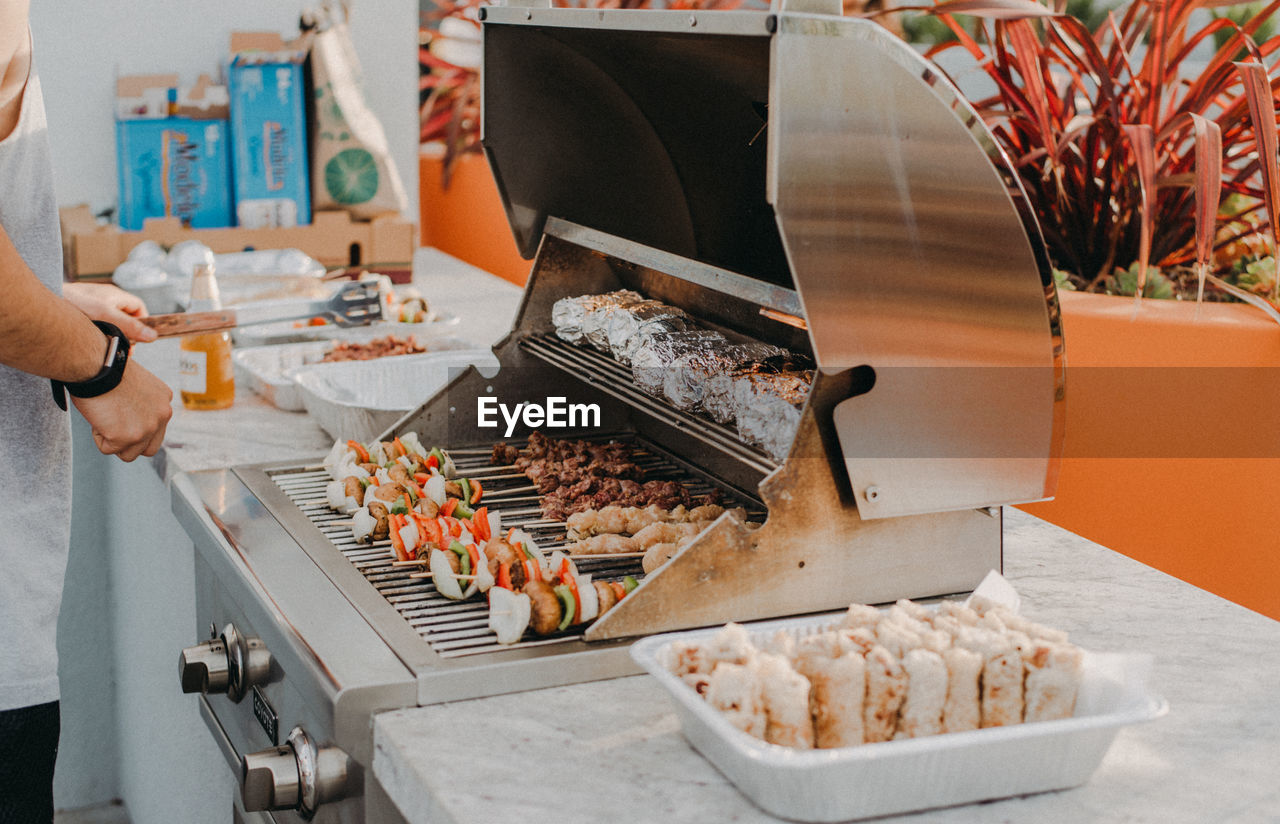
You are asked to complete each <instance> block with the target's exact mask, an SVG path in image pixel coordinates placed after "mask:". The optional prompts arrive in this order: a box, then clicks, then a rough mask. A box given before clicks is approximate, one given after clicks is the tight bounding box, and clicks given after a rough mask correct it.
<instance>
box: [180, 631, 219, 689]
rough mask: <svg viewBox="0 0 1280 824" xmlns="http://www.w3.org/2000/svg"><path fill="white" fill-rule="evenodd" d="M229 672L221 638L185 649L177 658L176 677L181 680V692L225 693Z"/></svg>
mask: <svg viewBox="0 0 1280 824" xmlns="http://www.w3.org/2000/svg"><path fill="white" fill-rule="evenodd" d="M230 671H231V665H230V664H229V663H228V661H227V646H226V644H224V643H222V639H221V638H215V639H213V640H212V641H205V642H204V643H203V644H196V645H195V646H194V647H187V648H186V649H184V650H183V651H182V654H181V655H180V656H178V677H179V678H180V679H181V680H182V691H183V692H203V693H218V692H226V691H227V685H228V683H229V682H230V676H231V672H230Z"/></svg>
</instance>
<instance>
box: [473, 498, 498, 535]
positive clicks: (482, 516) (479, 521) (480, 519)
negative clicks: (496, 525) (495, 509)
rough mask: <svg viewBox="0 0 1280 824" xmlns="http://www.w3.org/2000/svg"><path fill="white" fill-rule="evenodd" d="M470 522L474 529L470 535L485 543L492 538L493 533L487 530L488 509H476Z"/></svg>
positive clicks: (484, 507)
mask: <svg viewBox="0 0 1280 824" xmlns="http://www.w3.org/2000/svg"><path fill="white" fill-rule="evenodd" d="M471 521H472V523H474V524H475V529H473V530H472V531H471V534H472V535H475V536H476V537H477V538H479V539H480V540H482V541H487V540H489V539H490V538H492V537H493V532H492V531H491V530H490V529H489V507H487V506H482V507H480V508H479V509H477V510H476V514H475V516H474V517H472V519H471Z"/></svg>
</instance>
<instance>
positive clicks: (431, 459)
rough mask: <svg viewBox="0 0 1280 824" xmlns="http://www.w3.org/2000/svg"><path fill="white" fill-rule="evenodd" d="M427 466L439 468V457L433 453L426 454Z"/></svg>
mask: <svg viewBox="0 0 1280 824" xmlns="http://www.w3.org/2000/svg"><path fill="white" fill-rule="evenodd" d="M427 466H429V467H431V468H432V469H439V468H440V459H439V458H437V457H436V456H435V455H428V456H427Z"/></svg>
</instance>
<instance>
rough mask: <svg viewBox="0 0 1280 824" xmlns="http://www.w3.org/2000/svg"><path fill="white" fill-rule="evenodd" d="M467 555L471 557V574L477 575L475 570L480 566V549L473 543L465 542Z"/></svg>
mask: <svg viewBox="0 0 1280 824" xmlns="http://www.w3.org/2000/svg"><path fill="white" fill-rule="evenodd" d="M467 556H468V557H469V558H471V574H472V575H478V574H479V573H477V572H476V570H477V569H478V568H479V567H480V550H478V549H476V545H475V544H467Z"/></svg>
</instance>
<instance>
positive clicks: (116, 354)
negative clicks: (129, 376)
mask: <svg viewBox="0 0 1280 824" xmlns="http://www.w3.org/2000/svg"><path fill="white" fill-rule="evenodd" d="M93 325H94V326H96V327H98V328H99V329H101V330H102V332H103V334H105V335H106V336H107V341H108V343H107V357H106V362H105V363H103V364H102V369H100V370H98V374H96V375H94V376H93V377H92V378H90V379H89V380H87V381H82V382H80V383H64V382H62V381H58V380H55V381H50V382H51V383H52V384H53V399H54V401H56V402H57V404H58V408H59V409H62V410H66V408H67V395H68V394H70V395H71V396H73V397H76V398H96V397H98V396H99V395H105V394H106V393H108V392H110V391H111V390H112V389H115V388H116V387H117V386H119V385H120V381H121V380H122V379H123V378H124V367H125V364H126V363H128V362H129V339H128V338H127V337H125V334H124V332H121V331H120V329H119V328H118V327H116V326H115V325H113V324H110V323H107V322H106V321H105V320H95V321H94V322H93Z"/></svg>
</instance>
